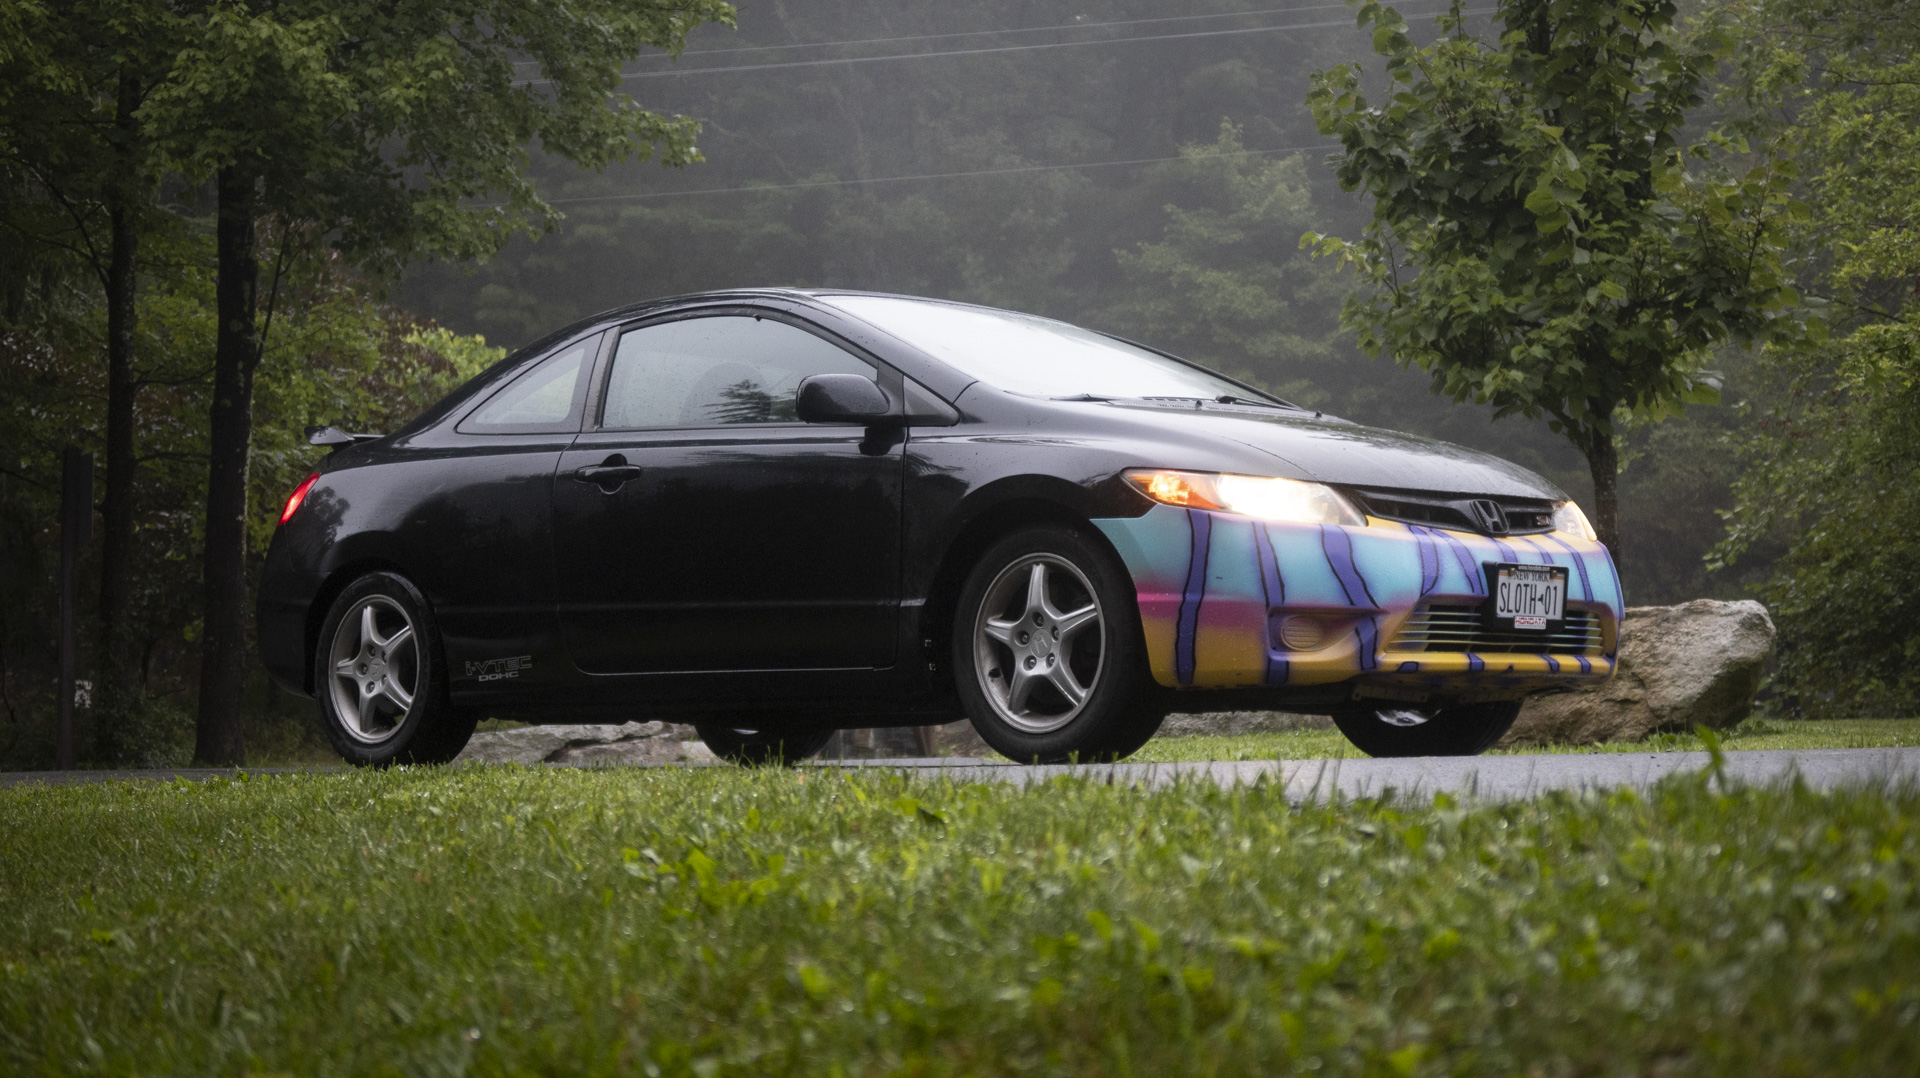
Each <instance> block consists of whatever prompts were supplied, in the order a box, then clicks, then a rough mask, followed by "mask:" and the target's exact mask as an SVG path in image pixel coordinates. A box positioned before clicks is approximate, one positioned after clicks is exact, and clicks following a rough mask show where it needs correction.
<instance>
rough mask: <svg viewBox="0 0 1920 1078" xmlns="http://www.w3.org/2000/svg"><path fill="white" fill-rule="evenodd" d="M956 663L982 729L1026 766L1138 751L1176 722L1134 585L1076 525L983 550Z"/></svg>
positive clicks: (1035, 530) (969, 588) (963, 613)
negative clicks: (1159, 683) (1161, 689)
mask: <svg viewBox="0 0 1920 1078" xmlns="http://www.w3.org/2000/svg"><path fill="white" fill-rule="evenodd" d="M953 668H954V681H955V682H956V684H957V687H958V688H959V690H960V696H961V701H962V702H963V703H964V704H965V706H966V710H967V715H968V717H969V718H971V719H972V720H973V726H974V729H976V730H978V731H979V732H980V736H981V738H983V739H984V740H985V741H986V742H987V744H989V745H991V746H993V748H994V749H995V750H996V751H998V752H1000V753H1002V754H1004V755H1006V756H1009V757H1012V758H1013V759H1015V760H1019V761H1021V762H1023V763H1025V762H1039V763H1059V762H1064V761H1067V760H1075V759H1077V760H1083V761H1087V760H1114V759H1120V758H1122V757H1126V756H1130V755H1132V754H1133V752H1134V751H1135V750H1137V749H1138V748H1139V747H1140V746H1142V745H1144V744H1146V743H1147V740H1148V739H1149V738H1151V737H1152V736H1153V735H1154V732H1155V731H1156V730H1158V729H1159V728H1160V721H1161V719H1162V718H1163V717H1164V712H1163V711H1162V710H1161V709H1160V707H1159V706H1158V705H1159V701H1158V699H1157V697H1158V693H1157V691H1156V689H1155V686H1154V684H1153V680H1152V677H1151V676H1150V674H1149V673H1148V670H1147V660H1146V645H1145V642H1144V640H1143V639H1142V637H1141V633H1140V614H1139V606H1138V603H1137V601H1136V599H1135V597H1134V592H1133V585H1132V581H1131V580H1129V579H1128V578H1127V574H1126V570H1125V568H1124V567H1122V566H1121V565H1120V564H1119V561H1118V560H1117V559H1116V558H1115V557H1114V556H1113V555H1112V553H1111V552H1109V551H1107V550H1105V549H1104V548H1102V547H1101V546H1100V545H1099V544H1098V543H1097V541H1095V540H1093V539H1092V538H1090V537H1089V536H1086V535H1084V534H1082V533H1081V532H1079V531H1076V530H1073V529H1070V528H1064V527H1059V526H1052V525H1043V526H1036V527H1031V528H1026V529H1022V530H1021V531H1018V532H1015V533H1014V534H1012V535H1009V536H1007V537H1006V538H1004V539H1002V540H1000V541H999V542H997V543H995V544H994V545H993V546H992V547H990V548H989V549H988V550H987V552H986V553H985V554H984V555H982V557H981V558H980V560H979V562H978V563H977V564H975V566H974V568H973V571H972V572H971V573H969V574H968V576H967V580H966V582H965V584H964V585H963V586H962V587H961V590H960V602H959V605H958V610H957V611H956V614H955V619H954V626H953Z"/></svg>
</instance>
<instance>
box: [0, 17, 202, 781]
mask: <svg viewBox="0 0 1920 1078" xmlns="http://www.w3.org/2000/svg"><path fill="white" fill-rule="evenodd" d="M8 14H9V16H10V20H11V21H14V22H17V23H18V25H16V26H12V27H11V28H10V33H11V34H18V35H21V36H22V37H23V38H24V39H25V40H27V41H30V42H31V43H32V47H31V48H30V49H23V50H19V51H17V52H15V53H12V54H7V53H0V83H4V84H5V85H7V86H8V87H9V89H10V91H11V92H9V93H7V94H6V95H5V96H4V97H0V131H4V135H3V136H0V154H4V160H5V161H6V163H7V166H8V167H9V168H10V169H11V170H13V171H14V172H16V173H17V175H19V176H20V177H21V178H22V179H23V180H24V181H25V184H26V187H27V191H28V192H29V194H30V197H29V198H28V199H25V200H21V201H20V202H17V203H15V204H14V205H13V206H11V207H10V209H11V212H9V213H7V214H5V220H6V223H7V225H8V229H9V231H11V232H13V233H14V234H15V235H16V236H17V237H19V238H23V239H26V240H27V241H28V242H31V243H34V244H38V245H40V246H43V247H50V248H54V249H58V250H62V251H66V252H68V253H70V254H71V255H73V256H74V257H76V258H77V259H78V260H79V261H80V262H81V263H82V264H83V265H85V266H86V268H87V270H88V271H89V272H91V274H92V275H93V276H94V278H95V280H96V281H97V282H98V283H99V285H100V288H101V292H102V294H103V296H104V299H105V313H106V326H105V330H106V333H105V336H106V347H105V353H106V371H107V379H106V397H107V401H106V404H107V407H106V423H105V436H104V439H103V440H104V442H105V450H106V452H105V461H104V465H105V467H104V468H103V469H102V471H103V479H104V483H103V488H104V490H103V497H102V499H101V504H100V509H101V518H102V523H103V525H104V526H103V528H102V529H101V537H100V588H99V620H98V624H99V649H98V655H99V661H100V666H101V670H100V674H99V676H98V678H97V680H96V684H97V688H98V689H99V690H100V692H101V696H102V697H103V698H104V699H103V700H102V703H103V704H104V705H105V706H104V707H102V708H100V709H99V712H100V713H102V714H106V715H118V714H121V713H123V712H124V711H125V710H126V709H127V708H128V706H130V704H131V702H132V701H131V697H132V696H133V695H134V692H135V686H134V682H135V680H136V672H135V670H134V663H133V658H132V656H131V655H130V654H129V642H128V638H127V635H126V633H125V631H124V630H125V628H126V625H127V620H128V607H129V602H130V597H131V594H132V591H133V582H132V573H133V569H132V566H133V556H134V544H135V541H136V537H135V534H134V506H133V495H134V484H135V480H136V472H137V470H138V468H139V460H138V456H137V446H136V444H135V437H134V411H135V407H136V404H137V400H138V397H139V395H140V393H141V391H142V390H143V389H144V388H145V377H144V375H143V372H142V370H141V368H140V366H139V364H138V363H137V361H136V356H135V348H134V342H135V338H136V336H137V334H138V317H137V316H138V311H137V303H136V293H137V290H138V278H139V260H140V244H141V240H142V238H143V236H145V235H146V233H147V232H148V231H150V230H151V229H153V228H155V227H162V226H164V221H162V220H161V219H160V218H161V215H160V214H159V213H158V212H157V210H156V208H155V207H154V205H153V202H154V193H155V188H156V186H157V184H158V182H159V174H160V168H159V160H158V158H157V155H156V154H155V153H154V148H153V146H152V144H151V140H150V139H149V138H148V137H147V136H146V134H145V133H144V132H143V131H142V130H141V124H140V120H139V116H138V114H139V111H140V109H141V107H142V105H143V104H144V103H145V100H146V97H147V95H148V94H149V93H151V92H152V91H153V89H154V88H155V87H156V86H158V85H159V84H160V83H161V81H163V80H164V78H165V77H166V75H167V72H168V69H169V67H170V65H171V63H172V60H173V52H174V49H173V46H174V44H176V38H175V31H176V30H177V28H178V26H179V22H178V20H177V19H176V18H175V17H174V16H173V14H172V12H171V11H170V9H169V8H168V7H167V6H166V5H165V4H160V3H155V2H151V0H76V2H71V3H63V4H57V5H54V6H53V7H51V8H48V7H41V6H39V5H27V4H22V5H20V6H18V7H17V8H11V9H10V10H9V12H8ZM95 735H96V742H97V744H96V746H95V751H96V753H98V754H100V755H103V756H106V757H111V756H113V755H114V754H115V750H114V748H113V740H114V737H115V736H116V730H115V723H114V722H113V721H111V720H110V721H106V722H101V723H97V724H96V728H95Z"/></svg>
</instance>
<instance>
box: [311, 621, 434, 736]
mask: <svg viewBox="0 0 1920 1078" xmlns="http://www.w3.org/2000/svg"><path fill="white" fill-rule="evenodd" d="M419 649H420V641H419V635H418V634H417V633H415V631H414V625H413V619H412V618H410V617H408V616H407V612H406V609H405V608H404V607H402V606H401V605H400V604H399V603H398V602H396V601H395V600H393V599H390V598H388V597H387V596H385V595H369V596H367V597H365V598H363V599H361V600H360V601H359V602H358V603H356V604H354V606H353V607H352V608H351V609H349V610H348V611H347V612H346V615H345V616H344V617H342V618H341V619H340V624H339V627H338V628H336V629H335V630H334V632H333V648H332V651H331V652H330V657H331V659H332V669H333V685H332V690H333V706H334V712H335V713H336V714H337V715H338V716H339V717H340V725H341V727H342V728H344V729H345V730H346V732H347V735H348V736H349V737H352V738H353V739H354V740H355V741H359V742H361V743H363V744H368V745H378V744H381V743H383V742H386V741H389V740H391V739H392V738H393V736H394V735H395V734H397V733H399V732H400V728H401V727H402V726H403V725H405V723H406V721H407V716H408V715H410V714H412V712H413V701H414V697H415V696H416V695H418V693H419V689H420V686H419V684H418V682H419V679H420V650H419Z"/></svg>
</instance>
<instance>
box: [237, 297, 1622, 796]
mask: <svg viewBox="0 0 1920 1078" xmlns="http://www.w3.org/2000/svg"><path fill="white" fill-rule="evenodd" d="M311 437H312V440H314V441H315V443H316V444H322V445H332V446H334V447H335V451H334V452H333V454H332V455H331V456H329V457H328V458H327V460H326V462H325V464H324V465H322V467H321V470H320V472H319V473H318V474H316V475H314V476H313V477H312V478H310V479H308V480H307V481H306V482H305V483H303V484H301V486H300V487H299V489H298V490H296V491H295V492H294V494H293V495H292V497H290V498H289V499H288V501H287V504H286V507H285V510H284V511H283V513H282V514H281V520H280V528H279V530H278V532H277V534H276V535H275V536H274V540H273V546H272V549H271V551H270V552H269V554H268V557H267V565H266V571H265V574H264V576H263V578H262V581H261V587H260V609H259V639H260V647H261V651H262V653H263V655H264V657H265V660H266V664H267V667H268V669H269V670H270V671H271V672H272V675H273V677H274V679H275V680H276V681H277V682H279V683H280V684H281V685H283V686H285V687H286V688H288V689H291V690H293V691H295V692H299V693H303V694H306V695H309V696H313V697H315V698H316V699H317V700H318V701H319V704H320V712H321V716H322V719H323V721H324V723H325V725H326V728H327V731H328V734H329V736H330V737H331V739H332V741H333V743H334V745H335V746H336V747H337V748H338V749H339V751H340V753H341V755H342V756H344V757H346V758H347V759H348V760H351V761H353V762H355V763H360V764H385V763H389V762H395V761H401V762H407V761H412V762H435V761H446V760H450V759H452V758H453V757H454V756H455V755H456V754H457V753H458V752H459V751H460V749H461V748H462V746H464V745H465V743H466V741H467V739H468V737H469V736H470V735H471V733H472V731H473V727H474V723H475V721H476V720H477V719H478V718H479V717H481V716H483V715H491V716H496V717H503V718H514V719H520V720H524V721H530V722H561V721H565V722H577V721H581V720H582V719H590V718H603V719H607V720H615V721H623V720H628V719H637V718H643V717H650V718H662V719H671V720H676V721H684V722H691V723H693V724H694V725H695V726H696V728H697V729H698V730H699V732H700V735H701V737H702V738H704V739H705V740H706V742H707V743H708V744H709V745H710V746H712V747H713V749H714V750H715V751H716V752H717V753H719V754H720V755H721V756H723V757H726V758H729V759H734V760H739V761H743V762H757V761H765V760H776V759H794V758H798V757H802V756H805V755H807V754H809V753H811V752H814V751H817V750H818V749H819V748H820V746H821V745H822V744H823V742H824V741H825V739H826V737H827V736H828V735H829V734H830V733H831V732H832V731H833V730H834V729H836V728H846V727H871V726H887V725H922V724H932V723H942V722H948V721H952V720H955V719H959V718H963V717H964V718H968V719H971V720H972V722H973V724H974V725H975V727H976V728H977V729H978V730H979V732H980V734H981V736H982V737H983V738H985V739H986V741H987V742H988V743H989V744H990V745H992V746H993V747H994V748H996V749H998V750H999V751H1001V752H1003V753H1005V754H1007V755H1008V756H1010V757H1013V758H1015V759H1019V760H1043V761H1053V760H1065V759H1071V758H1079V759H1096V758H1101V759H1111V758H1118V757H1123V756H1126V755H1128V754H1129V753H1132V752H1133V751H1134V750H1136V749H1137V748H1139V747H1140V746H1141V745H1142V744H1143V743H1145V742H1146V740H1147V739H1148V738H1150V737H1151V736H1152V735H1153V733H1154V731H1155V730H1156V729H1157V728H1158V727H1159V725H1160V722H1161V720H1162V719H1163V718H1164V716H1165V715H1166V714H1168V713H1169V712H1172V711H1214V710H1227V709H1245V708H1276V709H1284V710H1287V711H1293V712H1303V713H1317V714H1330V715H1332V716H1333V717H1334V719H1335V721H1336V722H1338V723H1339V725H1340V727H1341V729H1342V730H1344V731H1345V732H1346V734H1347V736H1348V737H1350V738H1351V739H1352V740H1353V741H1354V742H1355V743H1356V744H1358V745H1359V746H1360V747H1361V748H1362V749H1364V750H1366V751H1367V752H1370V753H1373V754H1376V755H1382V754H1386V755H1405V754H1438V753H1472V752H1479V751H1481V750H1483V749H1485V748H1486V747H1488V746H1489V745H1491V744H1492V743H1493V741H1494V740H1496V739H1497V738H1498V737H1499V736H1500V734H1501V733H1503V732H1504V731H1505V730H1506V729H1507V727H1508V726H1509V725H1510V724H1511V723H1512V721H1513V719H1514V716H1515V715H1516V714H1517V712H1518V708H1519V706H1520V705H1519V702H1520V701H1521V700H1522V699H1523V698H1524V697H1525V696H1526V695H1528V694H1529V693H1535V692H1540V691H1543V690H1550V689H1559V688H1565V687H1568V686H1572V685H1574V684H1577V683H1579V682H1583V681H1590V680H1592V679H1597V678H1605V677H1607V676H1609V675H1611V673H1612V672H1613V665H1614V663H1613V657H1614V654H1615V651H1616V647H1617V641H1618V627H1619V624H1620V619H1621V616H1622V613H1623V610H1622V601H1621V593H1620V586H1619V580H1618V577H1617V576H1616V575H1615V573H1614V570H1613V565H1612V562H1611V560H1610V559H1609V558H1608V555H1607V552H1606V549H1605V548H1604V547H1603V546H1601V545H1600V544H1599V543H1597V542H1596V541H1595V538H1594V535H1593V532H1592V529H1591V528H1590V527H1589V526H1588V524H1587V521H1586V518H1585V517H1584V516H1582V515H1581V513H1580V510H1579V508H1578V507H1577V506H1575V505H1574V504H1573V502H1571V501H1570V500H1569V499H1568V498H1567V496H1566V495H1565V494H1563V493H1562V492H1561V491H1559V490H1558V489H1556V488H1555V487H1554V486H1553V485H1552V484H1550V483H1548V482H1546V481H1545V480H1543V479H1541V478H1540V477H1539V476H1537V475H1534V474H1533V473H1531V472H1528V471H1526V470H1524V469H1521V468H1518V467H1516V466H1514V465H1511V464H1508V463H1506V462H1504V461H1501V460H1498V459H1496V458H1492V457H1489V456H1486V455H1484V454H1481V453H1477V452H1473V451H1470V450H1466V449H1462V448H1459V447H1457V446H1452V445H1447V444H1445V443H1439V442H1434V441H1430V440H1426V439H1422V438H1416V437H1412V436H1409V435H1404V434H1397V433H1393V432H1390V431H1383V430H1377V429H1371V428H1367V427H1362V426H1357V425H1355V424H1353V423H1349V422H1346V421H1343V420H1340V419H1336V418H1334V417H1331V416H1326V415H1321V414H1319V413H1317V412H1313V411H1309V410H1305V409H1301V408H1298V407H1295V406H1294V405H1291V404H1289V403H1287V402H1285V401H1282V400H1279V399H1277V398H1275V397H1273V396H1271V395H1269V394H1267V393H1265V392H1263V391H1261V390H1259V389H1257V388H1255V387H1253V386H1249V385H1246V384H1243V383H1241V382H1238V381H1235V380H1233V379H1231V378H1227V377H1224V376H1222V375H1219V374H1215V373H1213V372H1211V371H1208V370H1206V369H1204V368H1202V367H1199V366H1196V365H1194V364H1191V363H1188V362H1186V361H1184V360H1181V359H1177V358H1175V357H1173V356H1170V355H1167V354H1165V353H1162V352H1158V351H1155V350H1154V349H1152V348H1148V347H1145V346H1142V345H1138V344H1134V343H1131V342H1128V341H1125V340H1122V339H1119V338H1116V337H1112V336H1108V335H1105V334H1101V333H1096V332H1093V331H1090V330H1086V329H1081V328H1078V327H1075V326H1071V325H1067V324H1065V323H1062V322H1057V321H1053V320H1050V319H1046V318H1039V317H1034V316H1031V315H1025V314H1016V313H1011V312H1007V311H999V310H992V309H989V308H984V307H976V306H970V305H966V304H960V303H949V302H943V301H937V300H927V299H915V298H911V297H904V296H888V295H875V294H871V293H857V292H841V291H826V290H820V291H798V290H788V289H767V290H748V291H734V292H715V293H707V294H702V295H695V296H684V297H679V298H675V299H668V300H660V301H655V302H651V303H643V304H638V305H635V306H632V307H627V308H623V309H620V310H616V311H611V312H608V313H607V314H604V315H601V316H599V317H596V318H593V319H589V320H587V321H584V322H580V323H578V324H576V325H573V326H570V327H568V328H566V329H564V330H561V331H560V332H558V333H555V334H553V335H551V336H549V337H547V338H545V339H543V340H541V341H539V342H538V343H535V344H533V345H530V346H529V347H527V348H524V349H522V350H520V351H519V352H517V353H515V354H513V355H512V356H510V357H508V358H507V359H506V360H504V361H502V362H501V363H499V364H497V365H496V366H495V367H493V368H492V369H491V370H489V371H487V372H486V373H484V374H482V375H481V376H479V377H478V378H475V379H474V380H473V381H471V382H469V383H468V384H466V385H465V386H463V387H461V388H460V389H459V390H457V391H455V392H454V393H453V394H452V395H450V396H448V397H447V398H446V399H444V400H442V401H441V402H439V403H438V404H436V405H434V406H433V407H432V408H430V409H428V410H427V412H426V413H425V414H424V415H422V416H420V417H419V418H418V419H416V420H415V421H414V422H412V423H411V424H409V425H408V426H407V427H406V428H404V429H402V430H400V431H398V432H395V433H393V434H391V435H387V436H385V437H378V438H370V437H369V436H364V435H346V434H343V433H341V432H339V431H337V430H334V429H332V428H316V429H315V430H314V431H313V432H311Z"/></svg>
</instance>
